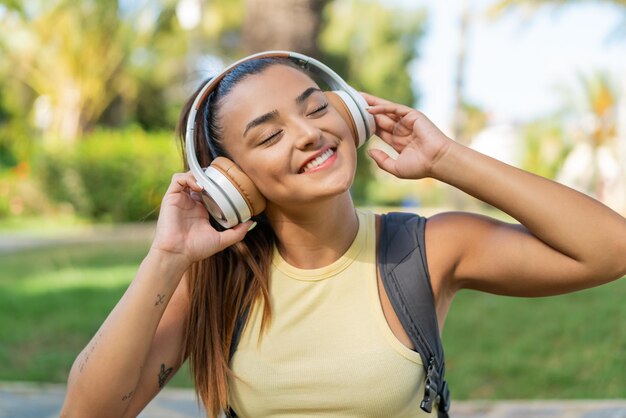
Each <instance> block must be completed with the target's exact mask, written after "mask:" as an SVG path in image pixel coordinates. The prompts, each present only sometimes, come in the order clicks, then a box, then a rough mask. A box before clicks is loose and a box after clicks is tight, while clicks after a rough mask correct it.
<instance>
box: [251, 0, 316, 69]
mask: <svg viewBox="0 0 626 418" xmlns="http://www.w3.org/2000/svg"><path fill="white" fill-rule="evenodd" d="M326 2H327V0H289V1H286V0H246V17H245V22H244V30H243V44H244V50H245V52H246V53H248V54H252V53H256V52H261V51H264V50H272V49H286V50H289V51H297V52H300V53H303V54H305V55H310V56H313V57H319V49H318V47H317V36H318V34H319V29H320V23H321V20H322V18H321V15H322V9H323V8H324V5H325V4H326Z"/></svg>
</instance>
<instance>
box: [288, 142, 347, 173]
mask: <svg viewBox="0 0 626 418" xmlns="http://www.w3.org/2000/svg"><path fill="white" fill-rule="evenodd" d="M336 152H337V148H329V149H328V150H326V151H325V152H324V153H322V155H320V156H319V157H317V158H315V159H313V160H311V161H309V162H308V163H307V164H306V165H305V166H304V167H302V168H301V169H300V171H299V172H298V173H299V174H302V173H306V172H307V171H310V170H313V169H314V168H317V167H319V166H320V165H322V164H324V163H325V162H326V161H327V160H328V159H329V158H330V157H332V156H333V155H335V153H336Z"/></svg>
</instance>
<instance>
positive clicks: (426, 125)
mask: <svg viewBox="0 0 626 418" xmlns="http://www.w3.org/2000/svg"><path fill="white" fill-rule="evenodd" d="M362 95H363V97H365V100H367V103H368V104H369V105H370V107H369V109H368V111H369V112H370V113H371V114H372V115H374V119H375V120H376V135H378V136H379V137H380V138H381V139H382V140H383V141H385V142H386V143H387V144H389V145H390V146H391V147H392V148H393V149H394V150H396V151H397V152H398V154H399V155H398V158H396V159H393V158H391V157H390V156H389V155H387V154H386V153H385V152H383V151H381V150H378V149H370V150H369V155H370V157H372V159H373V160H374V161H375V162H376V164H377V165H378V166H379V167H380V168H382V169H383V170H385V171H387V172H389V173H391V174H393V175H394V176H396V177H399V178H403V179H420V178H424V177H430V176H431V175H432V172H433V166H434V165H435V164H436V163H437V161H438V160H439V159H440V158H441V157H442V156H443V155H444V154H445V153H446V151H447V149H448V147H449V146H450V144H451V143H452V142H453V141H452V140H451V139H450V138H448V137H447V136H446V135H445V134H444V133H443V132H441V131H440V130H439V128H437V126H435V124H433V123H432V122H431V121H430V120H429V119H428V118H427V117H426V116H425V115H424V114H422V113H421V112H418V111H417V110H415V109H412V108H410V107H408V106H404V105H400V104H397V103H393V102H390V101H387V100H384V99H381V98H378V97H376V96H372V95H369V94H365V93H362Z"/></svg>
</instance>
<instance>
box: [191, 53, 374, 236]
mask: <svg viewBox="0 0 626 418" xmlns="http://www.w3.org/2000/svg"><path fill="white" fill-rule="evenodd" d="M263 58H288V59H290V60H292V61H293V62H294V63H296V64H297V65H298V66H300V67H302V68H304V69H307V70H309V71H310V72H311V73H312V74H314V75H316V76H318V77H319V78H320V79H321V80H323V81H324V82H325V83H327V84H328V86H329V87H330V89H331V90H332V91H329V92H325V94H326V97H327V99H328V102H329V103H330V104H331V105H332V106H333V107H334V108H335V109H336V110H337V111H338V112H339V114H340V115H341V116H342V117H343V118H344V119H345V120H346V122H347V123H348V126H349V127H350V130H351V131H352V134H353V136H354V141H355V145H356V147H357V148H358V147H360V146H361V145H363V144H364V143H365V141H367V140H368V139H369V138H370V137H371V136H372V135H374V131H375V130H376V125H375V122H374V117H373V116H372V115H371V114H370V113H369V112H368V111H367V110H366V108H367V102H366V101H365V99H364V98H363V97H362V96H361V95H360V94H359V93H358V92H357V91H356V90H354V89H353V88H352V87H350V86H349V85H348V84H347V83H346V82H345V81H344V80H343V79H342V78H341V77H339V75H338V74H337V73H335V72H334V71H333V70H331V69H330V68H329V67H327V66H326V65H324V64H322V63H321V62H319V61H317V60H315V59H313V58H310V57H307V56H306V55H302V54H298V53H296V52H289V51H267V52H261V53H258V54H254V55H250V56H248V57H246V58H243V59H241V60H239V61H237V62H235V63H233V64H231V65H229V66H228V67H226V69H224V71H222V72H221V73H220V74H218V75H217V76H215V77H214V78H213V79H211V81H209V82H208V83H207V84H206V85H205V86H204V87H203V88H202V90H200V92H199V93H198V95H197V96H196V99H195V100H194V102H193V104H192V106H191V110H190V111H189V116H188V118H187V129H186V133H185V145H186V146H185V148H186V154H187V162H188V164H189V168H190V169H191V172H192V173H193V175H194V177H195V178H196V181H197V182H198V184H199V185H200V186H202V188H203V189H204V190H203V192H202V200H203V202H204V204H205V206H206V208H207V210H208V212H209V214H210V215H211V216H212V217H213V218H214V219H215V220H216V221H217V222H218V223H219V224H220V225H222V226H223V227H224V228H232V227H233V226H235V225H237V224H239V223H242V222H245V221H247V220H248V219H250V218H251V217H252V216H254V215H258V214H259V213H261V212H263V210H264V209H265V198H264V197H263V195H261V193H260V192H259V190H258V189H257V187H256V186H255V185H254V183H253V182H252V180H250V178H249V177H248V176H247V175H246V174H245V173H244V172H243V171H242V170H241V169H240V168H239V167H238V166H237V165H236V164H235V163H234V162H232V161H230V160H229V159H228V158H226V157H221V156H216V155H212V156H211V157H212V158H213V161H212V162H211V165H210V166H209V167H208V168H207V169H206V170H203V169H202V168H201V167H200V164H199V163H198V159H197V157H196V150H195V127H196V115H197V113H198V108H199V107H200V106H201V105H202V103H203V102H204V101H205V100H208V97H209V96H210V94H211V93H212V92H213V91H214V90H215V89H216V88H217V86H218V84H219V82H220V81H221V80H222V79H223V78H224V76H225V75H226V74H228V72H229V71H231V70H232V69H233V68H235V67H237V66H238V65H239V64H241V63H243V62H246V61H251V60H256V59H263ZM207 142H208V145H209V150H212V149H213V146H212V145H211V138H207Z"/></svg>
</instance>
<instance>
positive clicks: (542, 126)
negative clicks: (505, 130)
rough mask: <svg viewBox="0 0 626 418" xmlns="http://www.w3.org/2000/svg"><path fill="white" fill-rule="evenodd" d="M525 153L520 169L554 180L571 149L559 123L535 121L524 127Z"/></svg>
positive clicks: (556, 121)
mask: <svg viewBox="0 0 626 418" xmlns="http://www.w3.org/2000/svg"><path fill="white" fill-rule="evenodd" d="M523 136H524V141H525V152H524V157H523V162H522V168H523V169H525V170H528V171H530V172H531V173H535V174H538V175H540V176H543V177H547V178H551V179H553V178H556V176H557V174H558V171H559V169H560V168H561V166H562V165H563V161H564V160H565V158H566V157H567V155H568V154H569V152H570V151H571V149H572V145H573V144H572V143H571V141H567V140H566V135H565V133H564V132H563V128H562V127H561V124H560V121H558V120H557V119H555V118H549V119H545V120H537V121H535V122H532V123H529V124H528V125H526V126H525V127H524V130H523Z"/></svg>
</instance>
